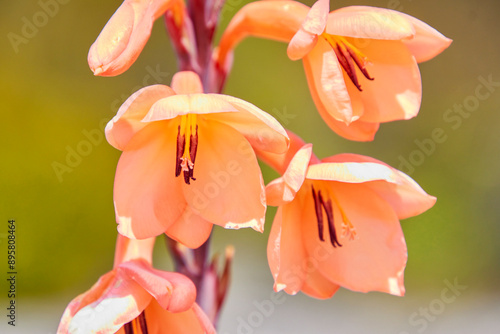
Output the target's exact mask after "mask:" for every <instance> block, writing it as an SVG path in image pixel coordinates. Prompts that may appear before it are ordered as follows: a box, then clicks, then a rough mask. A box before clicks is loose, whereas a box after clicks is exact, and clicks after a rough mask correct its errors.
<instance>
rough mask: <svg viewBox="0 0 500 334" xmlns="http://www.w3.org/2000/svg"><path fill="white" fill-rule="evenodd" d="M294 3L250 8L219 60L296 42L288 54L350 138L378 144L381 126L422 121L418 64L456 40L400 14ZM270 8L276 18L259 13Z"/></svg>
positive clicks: (238, 18) (322, 108)
mask: <svg viewBox="0 0 500 334" xmlns="http://www.w3.org/2000/svg"><path fill="white" fill-rule="evenodd" d="M286 3H287V2H286V1H285V2H283V1H272V0H271V1H264V2H255V3H252V4H249V5H247V6H245V7H243V8H242V9H241V11H240V12H239V13H238V14H237V15H235V18H234V19H233V20H232V22H231V23H230V24H229V27H228V29H227V30H226V32H225V34H224V35H223V37H222V39H221V43H220V49H219V51H218V52H219V54H218V55H219V62H220V63H221V64H222V65H223V64H224V62H225V61H226V58H227V55H228V54H229V53H230V52H231V50H232V49H233V48H234V47H235V45H236V44H237V43H238V42H239V41H240V40H241V39H243V38H244V37H246V36H248V35H253V36H258V37H267V38H271V39H275V40H279V41H285V42H289V45H288V50H287V53H288V56H289V58H290V59H292V60H297V59H302V60H303V64H304V69H305V72H306V77H307V82H308V85H309V89H310V91H311V95H312V97H313V100H314V102H315V104H316V107H317V109H318V111H319V112H320V114H321V116H322V117H323V119H324V120H325V122H326V123H327V124H328V125H329V127H330V128H331V129H332V130H334V131H335V132H337V133H338V134H339V135H341V136H343V137H345V138H347V139H351V140H358V141H370V140H373V138H374V136H375V133H376V132H377V130H378V128H379V124H380V123H383V122H389V121H394V120H401V119H410V118H412V117H414V116H416V115H417V113H418V111H419V108H420V102H421V96H422V87H421V79H420V72H419V69H418V65H417V63H418V62H423V61H426V60H429V59H431V58H433V57H434V56H436V55H438V54H439V53H441V52H442V51H443V50H444V49H446V48H447V47H448V46H449V45H450V43H451V40H450V39H448V38H446V37H445V36H443V35H442V34H440V33H439V32H438V31H436V30H435V29H433V28H432V27H430V26H429V25H427V24H425V23H424V22H422V21H420V20H417V19H416V18H414V17H411V16H409V15H406V14H403V13H399V12H397V11H394V10H389V9H382V8H375V7H367V6H353V7H345V8H341V9H337V10H335V11H332V12H330V13H328V11H329V2H328V0H319V1H317V2H316V3H315V4H314V5H313V6H312V7H311V8H310V10H309V11H307V10H304V6H299V5H296V4H293V5H292V3H294V2H293V1H290V4H286ZM266 10H267V11H268V12H270V13H271V12H272V14H273V15H270V14H269V15H266V14H264V13H262V14H259V15H257V13H260V12H263V11H266ZM279 13H281V14H279ZM273 16H275V19H274V20H273V19H272V17H273ZM283 16H286V17H287V20H288V23H289V24H288V26H286V27H284V26H283V24H282V21H283V20H284V19H283V18H282V17H283ZM263 27H265V29H262V28H263ZM291 30H294V31H295V33H294V34H293V35H292V36H290V35H291V34H290V31H291ZM222 65H221V66H222Z"/></svg>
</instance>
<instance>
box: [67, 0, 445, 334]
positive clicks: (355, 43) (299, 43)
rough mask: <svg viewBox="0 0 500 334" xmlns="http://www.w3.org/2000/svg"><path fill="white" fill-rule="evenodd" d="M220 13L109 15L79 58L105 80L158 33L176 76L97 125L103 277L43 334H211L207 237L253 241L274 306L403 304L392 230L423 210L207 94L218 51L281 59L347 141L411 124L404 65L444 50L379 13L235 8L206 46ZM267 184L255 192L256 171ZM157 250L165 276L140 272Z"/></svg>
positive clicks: (399, 245) (212, 292) (245, 105)
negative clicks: (102, 181) (100, 134)
mask: <svg viewBox="0 0 500 334" xmlns="http://www.w3.org/2000/svg"><path fill="white" fill-rule="evenodd" d="M222 6H223V1H222V0H220V1H219V0H217V1H203V0H190V1H188V2H187V3H185V2H184V1H183V0H148V1H146V0H125V1H124V2H123V4H122V5H121V6H120V8H118V10H117V11H116V12H115V14H114V15H113V16H112V17H111V19H110V20H109V22H108V23H107V24H106V26H105V27H104V29H103V30H102V32H101V34H100V35H99V37H98V38H97V40H96V41H95V43H94V44H93V45H92V46H91V48H90V52H89V56H88V62H89V66H90V68H91V69H92V71H93V72H94V74H95V75H97V76H115V75H119V74H121V73H123V72H124V71H126V70H127V69H128V68H129V67H130V66H132V64H133V63H134V61H135V60H136V59H137V58H138V56H139V54H140V53H141V51H142V49H143V48H144V46H145V44H146V43H147V40H148V38H149V36H150V34H151V30H152V26H153V23H154V21H155V20H156V19H158V18H159V17H162V16H163V17H164V20H165V22H166V27H167V30H168V32H169V35H170V37H171V40H172V44H173V46H174V50H175V52H176V54H177V59H178V61H179V62H178V66H179V72H178V73H176V74H175V75H174V76H173V78H172V82H171V84H170V86H166V85H153V86H148V87H144V88H142V89H140V90H139V91H137V92H136V93H134V94H133V95H132V96H130V97H129V98H128V100H127V101H125V103H123V105H122V106H121V107H120V109H119V110H118V112H117V114H116V116H115V117H114V118H113V119H112V120H111V121H110V122H109V123H108V125H107V127H106V129H105V134H106V138H107V140H108V142H109V143H110V144H111V145H112V146H114V147H115V148H117V149H118V150H121V151H122V154H121V157H120V160H119V162H118V166H117V170H116V177H115V183H114V194H113V197H114V207H115V212H116V221H117V224H118V232H119V234H118V242H117V247H116V253H115V265H114V268H113V270H112V271H111V272H109V273H107V274H105V275H104V276H102V277H101V278H100V279H99V281H98V282H97V283H96V284H95V285H94V286H93V287H92V288H91V289H90V290H89V291H87V292H86V293H84V294H82V295H80V296H78V297H77V298H75V299H74V300H73V301H72V302H71V303H70V304H69V305H68V307H67V309H66V311H65V312H64V314H63V317H62V319H61V323H60V326H59V329H58V333H60V334H62V333H125V334H130V333H142V334H145V333H163V332H168V333H214V332H215V329H214V326H215V325H216V321H217V318H218V315H219V311H220V309H221V306H222V304H223V302H224V298H225V295H226V291H227V287H228V285H229V280H230V275H229V267H230V263H231V259H232V250H231V249H228V251H227V254H226V261H225V265H224V268H223V269H222V270H219V268H218V261H217V258H215V259H214V260H213V261H212V262H211V264H210V263H207V261H208V244H209V243H208V241H209V239H210V235H211V232H212V228H213V225H218V226H221V227H224V228H229V229H239V228H246V227H251V228H253V229H254V230H256V231H259V232H262V231H263V230H264V220H265V212H266V208H267V206H268V205H272V206H277V207H278V211H277V213H276V216H275V218H274V222H273V224H272V227H271V233H270V237H269V242H268V248H267V255H268V262H269V266H270V269H271V272H272V275H273V277H274V281H275V284H274V288H275V290H276V291H280V290H284V291H286V292H287V293H290V294H296V293H298V292H299V291H302V292H303V293H305V294H307V295H310V296H313V297H316V298H330V297H331V296H333V294H335V292H336V291H337V290H338V289H339V287H340V286H342V287H345V288H348V289H351V290H354V291H361V292H367V291H382V292H387V293H390V294H394V295H403V294H404V283H403V273H404V268H405V265H406V259H407V251H406V243H405V240H404V236H403V233H402V230H401V226H400V223H399V220H400V219H404V218H408V217H412V216H415V215H418V214H420V213H423V212H425V211H426V210H428V209H429V208H431V207H432V206H433V205H434V203H435V201H436V199H435V198H434V197H432V196H430V195H428V194H427V193H426V192H425V191H424V190H422V188H420V187H419V186H418V184H417V183H416V182H415V181H413V180H412V179H411V178H410V177H409V176H407V175H405V174H404V173H402V172H401V171H398V170H396V169H394V168H392V167H390V166H388V165H387V164H385V163H383V162H381V161H378V160H376V159H373V158H370V157H367V156H361V155H357V154H337V155H334V156H332V157H328V158H324V159H319V158H318V157H316V156H315V155H314V153H313V150H312V144H308V143H305V142H304V141H303V140H302V139H301V138H300V137H299V136H297V135H296V134H294V133H292V132H290V131H288V130H285V129H284V128H283V127H282V126H281V124H280V123H279V122H278V121H277V120H276V119H274V118H273V117H272V116H271V115H270V114H268V113H266V112H265V111H263V110H261V109H259V108H258V107H257V106H255V105H253V104H251V103H249V102H246V101H244V100H241V99H239V98H237V97H232V96H228V95H223V94H222V89H223V87H224V84H225V81H226V78H227V77H228V75H229V73H230V70H231V67H232V64H233V62H234V49H235V48H236V47H237V45H238V44H239V43H240V42H241V41H242V40H243V39H244V38H246V37H248V36H253V37H259V38H268V39H272V40H276V41H279V42H285V43H287V44H288V49H287V56H288V58H289V59H290V60H292V61H293V60H298V59H301V60H302V62H303V65H304V69H305V73H306V78H307V83H308V85H309V90H310V93H311V96H312V99H313V101H314V103H315V105H316V107H317V110H318V111H319V113H320V115H321V116H322V118H323V119H324V121H325V122H326V124H327V125H328V126H329V127H330V128H331V129H332V130H333V131H335V132H336V133H337V134H338V135H340V136H342V137H344V138H347V139H351V140H356V141H370V140H373V139H374V136H375V133H376V132H377V130H378V128H379V125H380V123H384V122H390V121H394V120H403V119H409V118H412V117H415V116H416V115H417V114H418V111H419V109H420V101H421V96H422V90H421V79H420V73H419V69H418V63H419V62H423V61H426V60H429V59H431V58H433V57H434V56H436V55H438V54H439V53H440V52H442V51H443V50H444V49H446V48H447V47H448V46H449V45H450V43H451V40H450V39H448V38H446V37H444V36H443V35H442V34H440V33H439V32H438V31H436V30H435V29H433V28H431V27H430V26H428V25H427V24H425V23H423V22H421V21H419V20H417V19H415V18H413V17H411V16H408V15H406V14H402V13H399V12H396V11H393V10H388V9H382V8H373V7H365V6H355V7H346V8H340V9H337V10H334V11H332V12H330V9H329V2H328V0H318V1H317V2H316V3H315V4H314V5H313V6H312V7H311V8H309V7H307V6H305V5H304V4H301V3H299V2H296V1H292V0H268V1H255V2H252V3H250V4H248V5H246V6H244V7H243V8H241V9H240V10H239V11H238V12H237V13H236V14H235V15H234V17H233V18H232V19H231V21H230V23H229V25H228V27H227V28H226V29H225V30H224V31H223V33H222V37H221V39H220V41H219V42H218V43H217V44H216V43H214V42H213V37H214V32H215V30H216V28H217V24H218V17H219V14H220V10H221V8H222ZM258 158H259V159H261V160H262V161H263V162H264V163H267V164H268V165H270V166H271V167H272V168H274V169H275V170H276V171H278V172H279V173H280V175H281V177H280V178H278V179H276V180H274V181H272V182H270V183H269V184H268V185H267V186H266V185H265V184H264V182H263V177H262V173H261V170H260V167H259V164H258V160H257V159H258ZM161 234H164V235H166V237H167V245H168V246H169V247H168V248H169V249H170V251H171V255H172V257H173V259H174V263H175V267H176V268H175V270H176V271H177V272H165V271H160V270H157V269H154V268H153V262H152V250H153V245H154V242H155V237H157V236H159V235H161Z"/></svg>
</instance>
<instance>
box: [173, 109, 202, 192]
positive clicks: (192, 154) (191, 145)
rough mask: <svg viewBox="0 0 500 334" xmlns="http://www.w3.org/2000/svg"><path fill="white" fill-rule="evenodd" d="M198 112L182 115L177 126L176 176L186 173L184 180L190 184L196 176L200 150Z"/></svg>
mask: <svg viewBox="0 0 500 334" xmlns="http://www.w3.org/2000/svg"><path fill="white" fill-rule="evenodd" d="M196 120H197V116H196V114H187V115H182V116H181V122H180V125H179V126H178V127H177V150H176V159H175V176H176V177H177V176H179V175H181V172H182V173H183V175H184V182H185V183H186V184H190V182H191V180H196V179H195V178H194V162H195V160H196V152H197V150H198V124H197V123H196Z"/></svg>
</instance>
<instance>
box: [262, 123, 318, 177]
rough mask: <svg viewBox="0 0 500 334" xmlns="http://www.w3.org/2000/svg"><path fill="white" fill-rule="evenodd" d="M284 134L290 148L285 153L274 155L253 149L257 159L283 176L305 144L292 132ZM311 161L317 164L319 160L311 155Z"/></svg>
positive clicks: (288, 131)
mask: <svg viewBox="0 0 500 334" xmlns="http://www.w3.org/2000/svg"><path fill="white" fill-rule="evenodd" d="M286 134H287V135H288V138H290V147H289V148H288V150H287V151H286V153H281V154H276V153H270V152H265V151H261V150H258V149H255V148H254V149H255V153H256V154H257V157H258V158H259V159H260V160H262V161H263V162H264V163H266V164H267V165H269V166H270V167H271V168H273V169H274V170H275V171H277V172H278V173H279V174H280V175H283V174H284V173H285V171H286V169H287V168H288V165H289V164H290V161H291V160H292V158H293V157H294V156H295V153H297V151H298V150H299V149H301V148H302V146H304V145H305V144H306V143H305V142H304V141H303V140H302V138H300V137H299V136H297V135H296V134H295V133H293V132H292V131H290V130H287V131H286ZM311 161H312V162H317V161H319V160H318V158H316V156H315V155H313V156H312V157H311Z"/></svg>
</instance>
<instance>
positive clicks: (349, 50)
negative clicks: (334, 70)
mask: <svg viewBox="0 0 500 334" xmlns="http://www.w3.org/2000/svg"><path fill="white" fill-rule="evenodd" d="M321 36H323V38H324V39H325V40H326V41H327V42H328V44H330V46H331V47H332V49H333V51H334V52H335V55H336V56H337V59H338V61H339V63H340V66H342V68H343V69H344V71H345V72H346V74H347V76H348V77H349V78H350V79H351V81H352V83H353V84H354V86H356V88H357V89H358V90H359V91H360V92H361V91H363V90H362V89H361V85H360V83H359V80H358V76H357V74H356V67H355V66H354V64H356V66H357V67H358V68H359V70H360V71H361V73H363V75H364V76H365V78H366V79H368V80H373V79H374V78H372V77H371V76H370V75H369V74H368V70H367V69H366V65H367V64H368V58H367V57H366V56H365V55H364V54H363V53H362V52H361V51H359V50H358V49H357V48H356V47H355V46H354V45H352V44H351V43H349V42H348V41H347V39H345V38H344V37H342V36H335V35H329V34H327V33H323V34H322V35H321Z"/></svg>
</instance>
